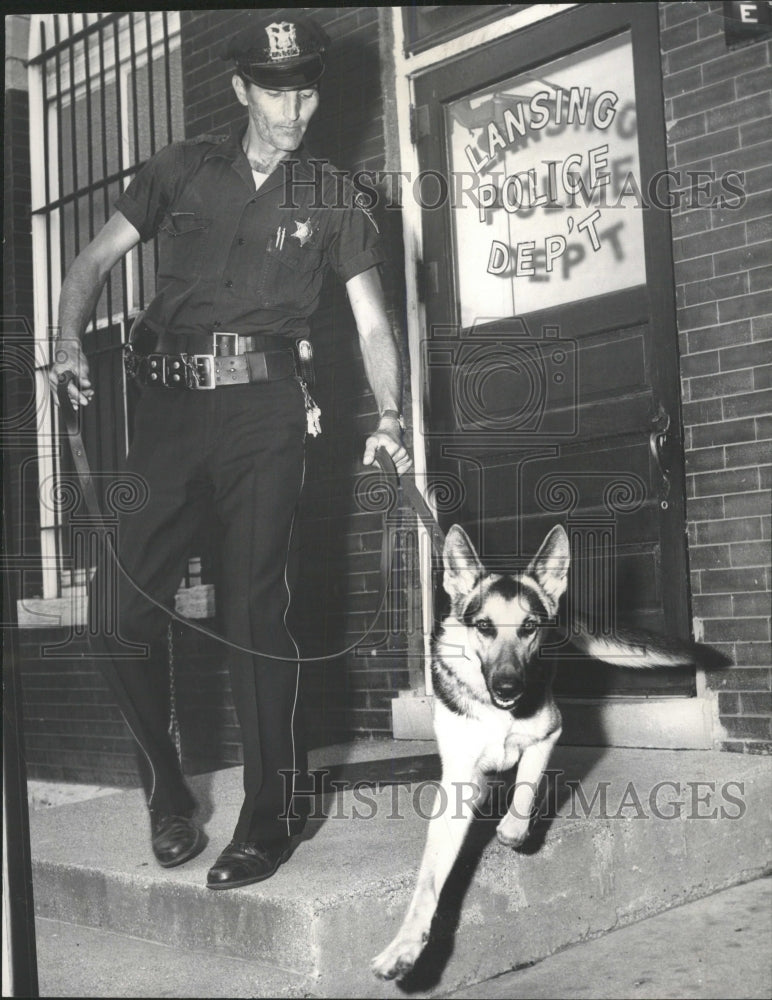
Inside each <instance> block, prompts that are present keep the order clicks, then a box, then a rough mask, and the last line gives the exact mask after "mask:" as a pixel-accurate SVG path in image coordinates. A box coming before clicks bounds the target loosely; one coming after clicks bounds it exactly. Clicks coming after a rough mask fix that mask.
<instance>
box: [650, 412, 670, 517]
mask: <svg viewBox="0 0 772 1000" xmlns="http://www.w3.org/2000/svg"><path fill="white" fill-rule="evenodd" d="M651 428H652V429H651V433H650V434H649V451H650V452H651V457H652V458H653V460H654V464H655V466H656V467H657V471H658V472H659V474H660V477H661V480H662V486H661V491H660V492H661V494H662V500H661V501H660V507H662V509H663V510H667V508H668V501H667V497H668V496H669V494H670V460H669V458H668V455H667V451H668V444H669V443H670V433H669V432H670V414H669V413H668V412H667V410H665V408H664V407H663V406H662V404H661V403H660V405H659V410H658V411H657V415H656V416H655V417H654V418H653V419H652V421H651Z"/></svg>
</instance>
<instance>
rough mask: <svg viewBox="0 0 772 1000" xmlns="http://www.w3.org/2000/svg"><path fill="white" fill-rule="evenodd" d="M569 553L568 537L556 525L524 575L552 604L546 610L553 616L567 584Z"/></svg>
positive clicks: (562, 529)
mask: <svg viewBox="0 0 772 1000" xmlns="http://www.w3.org/2000/svg"><path fill="white" fill-rule="evenodd" d="M570 562H571V553H570V550H569V547H568V535H567V534H566V532H565V529H564V528H563V527H561V525H559V524H556V525H555V527H554V528H553V529H552V531H550V533H549V534H548V535H547V537H546V538H545V539H544V541H543V542H542V545H541V548H540V549H539V551H538V552H537V553H536V555H535V556H534V557H533V559H532V560H531V563H530V565H529V567H528V569H527V570H526V574H527V575H528V576H530V577H533V579H534V580H536V582H537V583H538V584H539V586H540V587H541V589H542V590H543V591H544V593H545V594H546V595H547V597H549V599H550V601H551V602H552V605H553V606H552V607H551V608H549V609H548V610H549V611H550V612H551V613H553V614H554V612H555V611H557V607H558V602H559V601H560V598H561V597H562V596H563V593H564V592H565V589H566V585H567V583H568V566H569V564H570Z"/></svg>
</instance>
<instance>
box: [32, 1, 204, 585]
mask: <svg viewBox="0 0 772 1000" xmlns="http://www.w3.org/2000/svg"><path fill="white" fill-rule="evenodd" d="M29 74H30V79H29V84H30V141H31V154H32V155H31V166H32V237H33V268H34V294H35V337H36V349H37V359H38V364H39V365H45V364H46V363H47V362H48V361H49V360H50V358H51V356H52V353H51V348H52V342H53V339H54V337H55V335H56V332H57V329H56V323H57V307H58V299H59V291H60V288H61V284H62V280H63V277H64V275H65V274H66V272H67V269H68V268H69V266H70V264H71V263H72V261H73V260H74V259H75V257H76V255H77V254H78V253H79V252H80V251H81V250H83V249H84V248H85V247H86V245H87V244H88V243H89V242H90V240H91V239H92V238H93V237H94V236H95V235H96V233H97V232H98V231H99V229H100V228H101V226H102V225H103V224H104V222H105V221H106V220H107V218H108V217H109V216H110V215H111V214H112V212H113V203H114V201H115V199H116V198H117V196H118V195H119V194H120V193H121V192H122V191H123V190H124V189H125V188H126V187H127V185H128V183H129V181H130V180H131V178H132V177H133V176H134V174H135V173H136V172H137V170H138V168H139V167H140V166H141V165H142V163H143V162H144V161H145V160H146V159H147V158H148V157H149V156H150V155H152V154H153V153H154V152H156V151H157V150H158V149H160V148H161V147H163V146H165V145H167V144H168V143H169V142H172V141H174V140H178V139H182V138H184V120H183V85H182V62H181V51H180V15H179V12H176V11H155V12H150V11H148V12H130V13H113V14H91V13H86V14H41V15H33V17H32V21H31V34H30V61H29ZM156 264H157V247H156V246H155V244H147V245H145V246H142V245H139V246H138V247H137V248H136V249H135V250H134V251H132V253H131V254H130V255H128V256H127V257H126V258H125V259H124V260H123V261H122V262H121V264H120V265H118V266H116V267H115V268H114V269H113V271H112V273H111V275H110V276H109V278H108V280H107V283H106V285H105V288H104V291H103V293H102V295H101V297H100V299H99V302H98V304H97V307H96V309H95V311H94V315H93V316H92V317H91V321H90V323H89V324H88V326H87V329H86V332H85V335H84V341H83V343H84V348H85V350H86V353H87V355H88V357H89V363H90V366H91V371H92V381H94V383H95V385H96V388H97V393H96V396H95V399H94V401H93V403H92V404H91V405H90V406H89V407H87V408H86V410H85V411H83V437H84V442H85V445H86V450H87V453H88V457H89V461H90V463H91V465H92V468H94V469H97V470H99V471H100V475H99V476H97V487H98V491H99V487H100V486H103V484H104V483H105V481H106V479H105V477H103V476H102V475H101V473H116V472H118V473H120V471H121V470H122V469H123V468H124V466H125V459H126V452H127V449H128V443H129V434H130V427H131V417H132V409H133V404H134V393H133V386H132V385H131V384H129V385H127V384H126V378H125V374H124V371H123V365H122V355H121V345H122V344H123V343H124V342H125V341H126V339H127V336H128V332H129V329H130V327H131V323H132V321H133V319H134V317H135V316H136V315H137V313H138V312H140V311H141V310H142V309H143V308H144V306H145V305H146V304H147V303H148V302H149V301H150V299H151V298H152V296H153V294H154V290H155V271H156ZM48 393H49V390H48V384H47V380H46V379H45V377H43V376H42V375H41V377H40V378H39V380H38V394H39V395H38V407H37V410H38V451H39V468H40V486H41V491H40V494H41V500H40V509H41V549H42V565H43V596H44V597H57V596H61V595H62V593H63V591H66V590H67V589H68V588H70V587H72V586H82V585H84V584H85V582H86V577H87V574H88V572H89V567H88V566H84V565H78V564H77V563H78V560H77V557H76V556H75V554H74V553H71V552H69V546H68V531H67V512H66V511H65V510H64V509H63V504H62V503H61V502H60V500H59V499H55V498H56V497H57V491H56V489H55V486H56V484H58V483H61V482H62V481H63V479H66V478H67V477H68V476H70V475H71V474H72V468H71V462H70V456H69V452H68V450H67V448H66V447H61V440H60V438H59V435H58V427H57V418H56V413H55V411H54V409H53V408H52V407H51V406H50V404H49V400H48ZM199 572H200V570H199Z"/></svg>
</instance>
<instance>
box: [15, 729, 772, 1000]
mask: <svg viewBox="0 0 772 1000" xmlns="http://www.w3.org/2000/svg"><path fill="white" fill-rule="evenodd" d="M396 747H398V748H399V750H400V751H401V752H402V753H403V754H404V753H409V748H407V747H405V745H403V744H397V745H396ZM429 749H433V748H431V746H429ZM359 752H360V753H361V750H360V751H359ZM329 762H330V763H340V760H337V761H336V760H330V761H329ZM321 763H323V761H322V760H317V762H316V766H319V765H320V764H321ZM426 763H427V764H428V765H429V766H428V767H425V768H424V769H423V770H422V769H421V767H420V766H419V767H418V772H419V773H420V777H421V779H422V780H418V781H414V782H413V784H395V785H391V786H387V787H382V788H381V789H380V790H377V789H373V788H372V787H370V786H369V785H368V784H364V783H360V784H358V785H355V786H354V787H349V788H348V790H346V791H337V792H328V793H327V794H325V795H322V796H318V797H317V799H316V811H315V817H314V818H312V820H311V822H310V823H309V828H308V831H307V835H306V837H305V839H304V840H303V841H302V842H301V844H300V845H299V847H298V849H297V851H296V852H295V855H294V856H293V858H292V860H291V861H290V863H289V864H287V865H286V866H284V867H283V868H281V869H280V870H279V872H278V873H277V874H276V876H274V878H272V879H271V880H270V881H268V882H266V883H263V884H261V885H258V886H248V887H245V888H244V889H237V890H230V891H228V892H222V893H213V892H211V891H210V890H207V889H206V888H205V885H204V882H205V877H206V871H207V869H208V867H209V866H210V865H211V863H212V862H213V860H214V859H215V857H216V856H217V854H218V853H219V851H220V850H221V849H222V847H223V846H224V845H225V843H227V841H228V840H229V838H230V834H231V831H232V827H233V824H234V823H235V820H236V816H237V812H238V807H239V805H240V800H241V789H240V770H239V769H231V770H227V771H220V772H217V773H215V774H212V775H204V776H201V777H199V778H195V779H193V781H192V785H193V787H194V789H195V791H196V793H197V795H198V796H199V799H200V801H201V803H202V816H203V819H204V821H205V824H206V830H207V833H208V835H209V838H210V844H209V846H208V847H207V849H206V850H205V851H204V853H203V854H202V855H201V856H200V857H199V858H196V859H194V860H193V861H191V862H189V863H188V864H186V865H184V866H183V867H181V868H178V869H171V870H167V871H165V870H163V869H160V868H159V867H157V865H156V864H155V862H154V861H153V859H152V855H151V854H150V849H149V843H148V823H147V818H146V814H145V809H144V805H143V802H142V797H141V794H140V793H139V792H133V791H132V792H123V793H117V794H115V795H108V796H105V797H103V798H99V799H94V800H91V801H88V802H81V803H77V804H73V805H64V806H60V807H57V808H54V809H49V810H44V811H40V812H36V813H34V814H33V815H32V816H31V832H32V850H33V872H34V885H35V903H36V911H37V913H38V914H39V915H40V916H41V917H43V918H46V919H48V920H58V921H62V922H66V923H70V924H76V925H81V926H85V927H93V928H101V929H102V930H104V931H110V932H113V933H116V934H121V935H128V936H130V937H134V938H140V939H146V940H150V941H154V942H158V943H161V944H164V945H167V946H170V947H173V948H184V949H189V950H190V951H198V952H210V953H214V954H216V955H221V956H222V955H230V956H234V957H236V958H238V959H240V960H244V961H248V962H250V963H258V964H259V965H260V966H261V968H263V969H264V970H266V975H268V972H269V971H270V992H269V993H266V994H263V995H293V996H302V995H306V996H309V995H310V996H319V997H332V996H339V997H340V996H344V997H345V996H349V997H381V996H399V995H401V992H400V989H399V988H398V987H397V986H395V985H394V984H384V983H378V982H377V981H376V980H374V979H372V977H371V975H370V973H369V968H368V967H369V961H370V958H371V957H372V956H373V955H374V954H375V953H376V952H378V951H380V950H381V948H382V947H384V945H385V944H386V943H387V942H388V941H389V940H390V938H391V936H392V935H393V933H394V932H395V931H396V928H397V926H398V924H399V921H400V920H401V917H402V914H403V912H404V909H405V907H406V905H407V902H408V899H409V897H410V894H411V892H412V887H413V883H414V879H415V873H416V870H417V866H418V862H419V859H420V855H421V850H422V847H423V841H424V835H425V817H426V816H427V815H428V814H429V813H430V812H431V811H432V809H433V808H435V807H434V805H433V798H434V795H433V793H434V787H433V782H432V780H431V779H430V778H427V777H426V775H427V774H430V773H431V762H430V761H428V762H426ZM771 765H772V761H770V759H769V758H761V757H749V756H741V755H735V754H719V753H713V752H705V751H654V750H597V749H592V748H581V749H579V748H571V747H562V748H560V750H559V752H557V753H556V754H555V757H554V759H553V761H552V764H551V770H552V771H553V772H555V773H554V774H553V776H552V779H551V781H550V783H549V786H548V795H547V801H546V811H547V813H548V814H549V817H548V818H547V819H546V820H544V821H543V822H541V823H540V824H539V825H538V826H537V829H536V831H535V836H534V838H533V841H532V843H531V845H530V848H529V850H530V853H528V852H524V853H517V854H516V853H513V852H512V851H510V850H508V849H506V848H504V847H502V846H500V845H499V844H498V842H497V841H496V840H495V838H494V837H493V836H492V835H493V829H494V826H495V822H485V821H481V822H478V824H477V825H476V827H475V828H474V830H473V835H472V836H471V837H470V839H469V843H468V845H467V849H466V851H465V855H464V857H463V859H462V862H461V864H459V865H458V866H457V869H456V871H455V873H454V875H453V876H452V878H451V880H450V883H449V885H448V887H447V889H448V891H447V892H446V893H445V894H444V896H443V899H442V901H441V908H440V912H439V914H438V918H437V920H435V925H434V928H433V932H432V938H431V940H430V943H429V945H428V946H427V950H426V953H425V961H423V962H422V965H421V967H420V969H419V970H417V975H416V976H415V977H414V979H413V980H412V982H411V983H409V984H407V985H408V986H409V988H410V992H412V993H413V995H416V996H433V995H443V994H447V993H448V992H450V991H452V990H456V989H459V988H461V987H464V986H469V985H471V984H474V983H479V982H482V981H484V980H487V979H489V978H490V977H491V976H494V975H497V974H499V973H503V972H506V971H507V970H511V969H513V968H515V967H516V966H519V965H523V964H526V963H530V962H534V961H537V960H539V959H541V958H544V957H545V956H547V955H550V954H552V953H553V952H555V951H557V950H558V949H560V948H563V947H565V946H566V945H568V944H571V943H574V942H578V941H583V940H587V939H589V938H592V937H594V936H597V935H600V934H602V933H603V932H605V931H608V930H611V929H613V928H617V927H619V926H622V925H624V924H627V923H630V922H632V921H635V920H639V919H641V918H643V917H647V916H650V915H651V914H654V913H657V912H661V911H663V910H665V909H667V908H669V907H672V906H675V905H678V904H680V903H684V902H686V901H688V900H690V899H696V898H698V897H701V896H705V895H707V894H709V893H711V892H714V891H715V890H717V889H721V888H724V887H726V886H730V885H733V884H736V883H739V882H743V881H747V880H749V879H751V878H754V877H756V876H757V875H760V874H761V873H763V872H764V871H765V870H767V869H768V868H769V865H770V858H771V857H772V850H771V849H770V848H771V846H772V845H771V844H770V830H772V824H770V802H772V795H770V792H771V791H772V787H771V786H772V766H771ZM378 767H379V770H380V774H381V778H382V779H383V780H395V779H396V780H404V779H405V775H408V776H409V775H410V771H411V768H412V762H410V761H407V760H404V759H403V760H402V761H401V762H395V763H389V762H386V763H383V764H380V765H379V766H378ZM413 769H414V768H413ZM557 772H562V773H560V774H558V773H557ZM352 774H358V775H359V779H360V781H365V780H370V779H371V778H372V774H369V775H366V777H365V778H362V775H363V774H365V772H364V771H363V770H362V768H361V766H360V769H359V771H353V772H352ZM414 776H415V775H414ZM336 777H339V776H336ZM566 782H568V784H566ZM449 807H450V808H451V809H452V808H453V804H452V803H451V804H450V806H449ZM169 995H171V994H169Z"/></svg>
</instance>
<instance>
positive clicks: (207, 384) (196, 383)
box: [134, 348, 295, 389]
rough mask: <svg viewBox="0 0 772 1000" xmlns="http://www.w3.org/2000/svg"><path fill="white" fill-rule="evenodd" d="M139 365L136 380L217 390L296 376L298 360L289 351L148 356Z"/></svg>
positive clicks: (146, 382)
mask: <svg viewBox="0 0 772 1000" xmlns="http://www.w3.org/2000/svg"><path fill="white" fill-rule="evenodd" d="M135 364H136V372H135V373H134V374H135V377H136V378H138V379H139V380H140V381H141V382H143V383H144V384H145V385H149V386H158V387H160V388H164V389H216V388H218V387H219V386H225V385H246V384H247V383H249V382H275V381H277V380H278V379H284V378H289V377H290V376H291V375H294V374H295V358H294V356H293V353H292V351H291V350H290V349H289V348H287V349H285V350H283V351H249V352H247V353H246V354H232V355H229V354H225V355H217V354H148V355H146V356H144V357H141V358H140V359H139V360H138V361H136V362H135Z"/></svg>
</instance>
